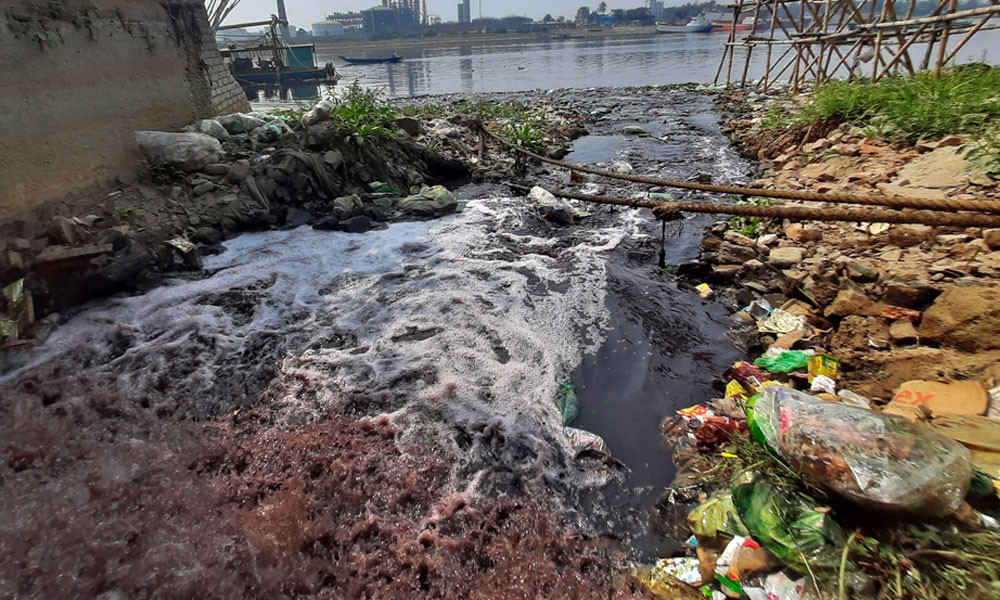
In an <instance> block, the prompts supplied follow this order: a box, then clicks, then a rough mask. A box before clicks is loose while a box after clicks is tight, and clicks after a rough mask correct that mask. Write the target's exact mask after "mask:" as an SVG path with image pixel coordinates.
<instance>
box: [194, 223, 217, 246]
mask: <svg viewBox="0 0 1000 600" xmlns="http://www.w3.org/2000/svg"><path fill="white" fill-rule="evenodd" d="M190 239H191V241H192V242H194V243H196V244H204V245H206V246H214V245H215V244H218V243H220V242H222V232H221V231H219V230H218V229H216V228H214V227H199V228H198V229H195V230H194V232H192V233H191V236H190Z"/></svg>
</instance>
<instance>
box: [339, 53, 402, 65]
mask: <svg viewBox="0 0 1000 600" xmlns="http://www.w3.org/2000/svg"><path fill="white" fill-rule="evenodd" d="M338 58H340V60H342V61H344V62H346V63H347V64H349V65H378V64H382V63H398V62H399V61H401V60H403V57H402V56H396V55H395V54H393V55H392V56H387V57H385V58H348V57H346V56H339V57H338Z"/></svg>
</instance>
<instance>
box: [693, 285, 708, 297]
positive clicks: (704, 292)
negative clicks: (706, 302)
mask: <svg viewBox="0 0 1000 600" xmlns="http://www.w3.org/2000/svg"><path fill="white" fill-rule="evenodd" d="M694 289H696V290H698V294H699V295H701V297H702V298H708V297H709V296H711V295H712V288H710V287H708V284H707V283H699V284H698V285H697V286H695V288H694Z"/></svg>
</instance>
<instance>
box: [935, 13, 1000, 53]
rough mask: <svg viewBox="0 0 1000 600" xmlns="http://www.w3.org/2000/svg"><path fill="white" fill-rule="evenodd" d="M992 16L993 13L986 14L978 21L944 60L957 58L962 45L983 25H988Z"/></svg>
mask: <svg viewBox="0 0 1000 600" xmlns="http://www.w3.org/2000/svg"><path fill="white" fill-rule="evenodd" d="M992 17H993V15H986V16H985V17H983V20H982V21H980V22H978V23H976V26H975V27H973V28H972V29H970V30H969V32H968V33H966V34H965V36H964V37H962V39H961V40H959V41H958V44H956V45H955V47H954V48H953V49H952V51H951V53H950V54H948V57H947V58H945V59H944V62H946V63H947V62H949V61H950V60H951V59H953V58H955V55H956V54H958V51H959V50H961V49H962V46H964V45H965V43H966V42H968V41H969V40H970V39H972V36H974V35H976V32H977V31H979V30H980V29H982V28H983V25H986V23H987V22H988V21H989V20H990V19H991V18H992Z"/></svg>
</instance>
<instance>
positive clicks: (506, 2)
mask: <svg viewBox="0 0 1000 600" xmlns="http://www.w3.org/2000/svg"><path fill="white" fill-rule="evenodd" d="M683 1H684V0H674V1H670V0H668V1H667V2H666V4H680V3H681V2H683ZM458 2H459V0H427V12H429V13H430V14H432V15H438V16H440V17H441V19H442V20H444V21H454V20H456V19H457V17H458V9H457V8H456V6H457V5H458ZM599 3H600V0H597V1H590V0H542V1H539V0H483V14H484V15H485V16H487V17H503V16H506V15H525V16H528V17H532V18H536V19H540V18H542V17H544V16H545V15H546V13H549V14H551V15H552V16H553V17H558V16H559V15H564V16H566V17H567V18H572V17H573V16H574V15H576V9H578V8H579V7H581V6H584V5H589V6H591V8H592V9H593V8H596V7H597V5H598V4H599ZM376 4H379V5H381V4H382V2H381V0H325V1H324V0H285V9H286V10H287V11H288V21H289V22H290V23H291V24H293V25H295V26H296V27H302V28H303V29H309V26H310V25H312V24H313V23H315V22H316V21H319V20H321V19H323V18H324V17H325V16H326V15H328V14H330V13H335V12H346V11H350V10H361V9H363V8H368V7H370V6H374V5H376ZM645 5H646V2H645V0H610V1H608V8H609V9H610V8H635V7H638V6H645ZM275 7H276V3H275V0H242V2H240V4H239V6H237V7H236V10H234V11H233V12H232V14H230V15H229V18H228V19H226V23H247V22H251V21H261V20H264V19H267V17H268V15H270V14H272V13H275V12H277V8H275ZM478 16H479V0H472V18H476V17H478Z"/></svg>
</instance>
